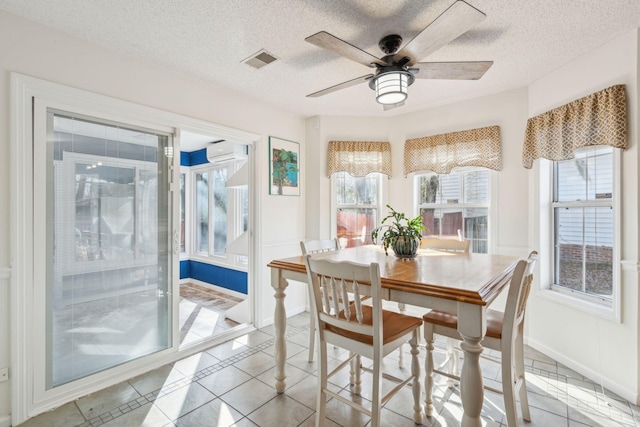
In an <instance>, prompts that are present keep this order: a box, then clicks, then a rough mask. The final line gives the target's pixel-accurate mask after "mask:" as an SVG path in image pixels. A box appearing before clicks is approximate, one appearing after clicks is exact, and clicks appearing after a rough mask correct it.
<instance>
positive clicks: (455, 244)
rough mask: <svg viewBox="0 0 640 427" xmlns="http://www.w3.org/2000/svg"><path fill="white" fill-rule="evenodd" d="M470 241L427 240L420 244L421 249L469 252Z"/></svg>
mask: <svg viewBox="0 0 640 427" xmlns="http://www.w3.org/2000/svg"><path fill="white" fill-rule="evenodd" d="M470 246H471V240H456V239H438V238H435V237H433V238H427V239H422V241H421V242H420V247H421V248H428V249H436V250H439V251H447V252H469V247H470Z"/></svg>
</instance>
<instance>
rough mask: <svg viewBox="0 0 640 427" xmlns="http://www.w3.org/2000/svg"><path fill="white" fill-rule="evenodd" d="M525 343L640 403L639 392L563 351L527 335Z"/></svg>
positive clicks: (627, 398) (621, 395) (631, 400)
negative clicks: (588, 366) (579, 361)
mask: <svg viewBox="0 0 640 427" xmlns="http://www.w3.org/2000/svg"><path fill="white" fill-rule="evenodd" d="M525 343H526V344H527V345H528V346H529V347H532V348H534V349H536V350H538V351H540V352H542V353H544V354H546V355H547V356H549V357H551V358H552V359H554V360H555V361H557V362H560V363H562V364H563V365H565V366H567V367H568V368H571V369H573V370H574V371H576V372H578V373H580V374H582V375H584V376H585V377H587V378H589V379H591V380H592V381H594V382H596V383H600V384H601V385H602V386H604V387H605V388H606V389H608V390H611V391H612V392H614V393H615V394H617V395H618V396H620V397H622V398H624V399H626V400H628V401H629V402H631V403H634V404H637V403H638V398H639V397H640V395H638V393H636V392H634V391H633V390H629V389H627V388H624V387H621V386H620V384H618V383H617V382H615V381H612V380H610V379H609V378H606V377H602V376H601V375H600V374H599V373H598V372H595V371H593V370H591V369H589V368H587V367H586V366H584V365H581V364H579V363H576V362H575V360H573V359H571V358H568V357H566V356H565V355H563V354H562V353H558V352H556V351H554V350H553V349H551V348H549V347H547V346H545V345H544V344H542V343H540V342H538V341H536V340H532V339H529V338H528V337H525Z"/></svg>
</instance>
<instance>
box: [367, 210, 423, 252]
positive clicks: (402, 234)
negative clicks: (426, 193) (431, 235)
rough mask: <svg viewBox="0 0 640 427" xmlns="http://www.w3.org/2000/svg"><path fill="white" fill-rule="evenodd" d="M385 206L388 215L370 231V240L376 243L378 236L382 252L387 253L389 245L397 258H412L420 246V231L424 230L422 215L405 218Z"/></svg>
mask: <svg viewBox="0 0 640 427" xmlns="http://www.w3.org/2000/svg"><path fill="white" fill-rule="evenodd" d="M387 208H388V209H389V215H387V216H386V217H384V218H383V219H382V221H381V223H380V224H381V225H380V227H378V228H376V229H374V230H373V231H372V232H371V240H373V242H374V243H377V242H378V237H380V240H381V241H382V247H383V248H384V253H385V254H387V255H389V252H388V250H389V247H391V248H392V249H393V252H394V253H395V254H396V256H397V257H399V258H414V257H415V256H416V254H417V251H418V247H419V246H420V239H422V231H424V230H426V228H425V226H424V225H423V224H422V217H421V216H420V215H418V216H417V217H415V218H407V216H405V214H403V213H401V212H397V211H396V210H394V209H393V208H392V207H391V206H389V205H387ZM387 222H388V223H387Z"/></svg>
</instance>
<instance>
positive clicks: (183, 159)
mask: <svg viewBox="0 0 640 427" xmlns="http://www.w3.org/2000/svg"><path fill="white" fill-rule="evenodd" d="M205 163H209V160H207V149H206V148H203V149H202V150H197V151H191V152H190V153H187V152H186V151H181V152H180V166H197V165H202V164H205Z"/></svg>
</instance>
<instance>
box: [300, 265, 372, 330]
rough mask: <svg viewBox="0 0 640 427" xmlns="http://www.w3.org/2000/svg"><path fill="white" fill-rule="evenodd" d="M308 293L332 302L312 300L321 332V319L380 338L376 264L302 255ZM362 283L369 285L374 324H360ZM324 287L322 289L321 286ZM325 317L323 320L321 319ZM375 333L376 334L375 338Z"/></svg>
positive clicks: (313, 296)
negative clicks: (326, 296)
mask: <svg viewBox="0 0 640 427" xmlns="http://www.w3.org/2000/svg"><path fill="white" fill-rule="evenodd" d="M304 259H305V265H306V267H307V275H308V279H309V280H308V283H309V295H311V299H312V300H314V298H316V297H320V296H321V295H327V294H328V295H329V296H330V297H331V305H330V306H328V305H327V304H326V302H325V304H324V305H323V304H316V302H315V301H312V307H313V309H314V310H315V313H314V314H315V315H316V320H317V321H318V323H317V325H318V331H319V333H320V334H323V333H324V323H325V322H328V319H329V317H328V316H331V317H330V318H331V321H330V323H331V324H333V325H339V327H340V328H343V329H346V330H351V331H354V332H358V333H363V334H368V335H372V336H374V341H375V340H381V339H382V333H381V330H382V329H381V328H382V309H381V303H380V301H379V299H378V294H379V292H378V288H379V287H380V269H379V267H378V264H375V263H374V264H370V265H369V264H364V265H363V264H356V263H353V262H348V261H342V262H338V261H332V260H328V259H322V258H316V257H313V256H312V255H309V254H307V255H305V257H304ZM361 286H367V287H371V296H372V316H373V326H371V325H363V324H362V322H363V319H364V315H363V305H362V304H361V298H360V295H362V294H363V292H362V290H361V289H360V287H361ZM323 288H324V289H323ZM349 292H351V293H353V303H350V301H349ZM323 319H324V320H323ZM376 335H379V337H378V338H376Z"/></svg>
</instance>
